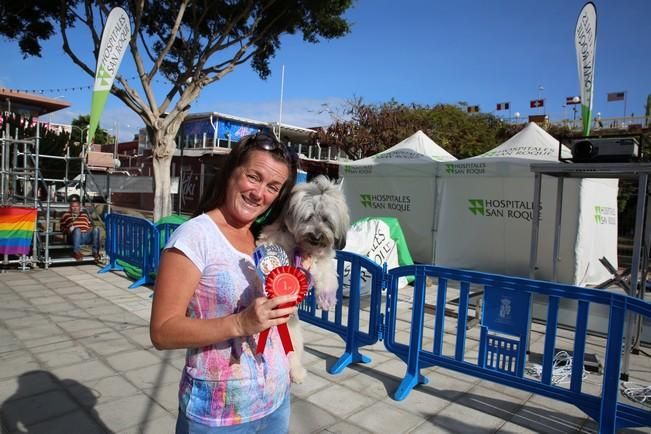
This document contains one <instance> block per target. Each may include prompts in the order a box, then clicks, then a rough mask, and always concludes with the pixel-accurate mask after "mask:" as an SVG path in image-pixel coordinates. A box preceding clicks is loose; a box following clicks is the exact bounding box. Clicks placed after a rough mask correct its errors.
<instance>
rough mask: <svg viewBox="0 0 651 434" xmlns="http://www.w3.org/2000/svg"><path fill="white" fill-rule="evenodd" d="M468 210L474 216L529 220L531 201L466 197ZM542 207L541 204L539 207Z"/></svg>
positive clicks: (531, 215) (531, 207)
mask: <svg viewBox="0 0 651 434" xmlns="http://www.w3.org/2000/svg"><path fill="white" fill-rule="evenodd" d="M468 204H469V206H468V210H469V211H470V212H471V213H472V214H473V215H476V216H483V217H502V218H508V219H516V220H526V221H531V220H532V218H533V206H532V205H533V202H531V201H526V200H506V199H468ZM540 209H542V206H541V207H540Z"/></svg>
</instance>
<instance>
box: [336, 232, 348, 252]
mask: <svg viewBox="0 0 651 434" xmlns="http://www.w3.org/2000/svg"><path fill="white" fill-rule="evenodd" d="M344 247H346V233H344V234H343V237H340V238H335V249H337V250H341V249H343V248H344Z"/></svg>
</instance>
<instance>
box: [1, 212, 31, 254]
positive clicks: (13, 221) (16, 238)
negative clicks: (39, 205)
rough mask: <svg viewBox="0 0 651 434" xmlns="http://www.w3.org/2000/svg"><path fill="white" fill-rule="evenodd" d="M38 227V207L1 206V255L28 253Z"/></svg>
mask: <svg viewBox="0 0 651 434" xmlns="http://www.w3.org/2000/svg"><path fill="white" fill-rule="evenodd" d="M34 229H36V208H17V207H10V206H6V207H0V255H2V254H7V255H27V254H28V253H29V250H30V248H31V247H32V236H33V234H34Z"/></svg>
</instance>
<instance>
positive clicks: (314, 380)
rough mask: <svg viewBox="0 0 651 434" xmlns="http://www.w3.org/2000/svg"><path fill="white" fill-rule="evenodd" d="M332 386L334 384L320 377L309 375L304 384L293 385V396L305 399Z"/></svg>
mask: <svg viewBox="0 0 651 434" xmlns="http://www.w3.org/2000/svg"><path fill="white" fill-rule="evenodd" d="M330 384H332V383H330V382H329V381H327V380H326V379H324V378H322V377H319V376H318V375H308V376H307V377H306V378H305V381H304V382H303V383H302V384H292V387H291V392H292V395H293V396H296V397H297V398H303V399H305V398H307V397H309V396H311V395H312V394H313V393H315V392H317V391H319V390H321V389H325V388H326V387H328V386H330Z"/></svg>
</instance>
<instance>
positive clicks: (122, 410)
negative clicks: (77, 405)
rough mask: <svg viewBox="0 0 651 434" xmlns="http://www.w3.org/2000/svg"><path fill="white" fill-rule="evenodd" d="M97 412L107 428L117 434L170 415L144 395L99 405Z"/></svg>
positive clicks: (96, 408)
mask: <svg viewBox="0 0 651 434" xmlns="http://www.w3.org/2000/svg"><path fill="white" fill-rule="evenodd" d="M95 411H97V414H98V416H99V418H100V419H101V420H102V422H104V423H105V424H106V426H108V427H110V429H111V430H112V431H117V432H119V431H123V430H125V429H127V428H130V427H134V426H135V427H138V426H141V425H143V424H144V422H146V421H148V420H154V419H157V418H159V417H163V416H165V415H167V414H169V413H168V412H167V411H166V410H165V409H163V408H162V407H161V406H159V405H158V404H156V403H155V402H154V401H153V400H152V399H151V398H149V397H148V396H147V395H144V394H141V395H135V396H130V397H128V398H124V399H119V400H116V401H111V402H108V403H104V404H99V405H97V406H96V407H95Z"/></svg>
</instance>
